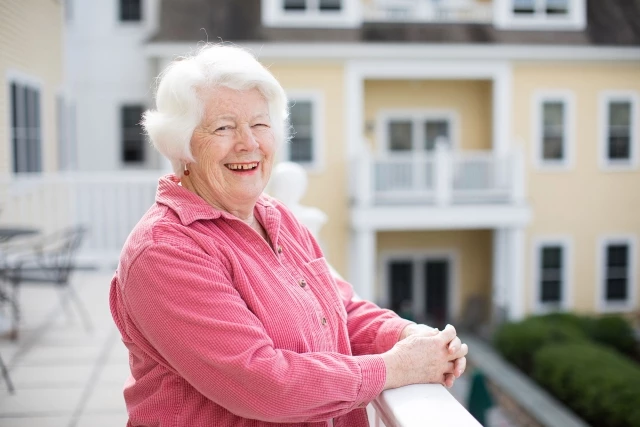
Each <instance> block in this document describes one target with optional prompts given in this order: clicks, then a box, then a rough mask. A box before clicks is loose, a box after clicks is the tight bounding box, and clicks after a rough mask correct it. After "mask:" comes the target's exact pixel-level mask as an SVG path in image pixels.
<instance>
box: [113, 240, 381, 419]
mask: <svg viewBox="0 0 640 427" xmlns="http://www.w3.org/2000/svg"><path fill="white" fill-rule="evenodd" d="M122 275H123V277H122V281H121V284H120V288H121V299H122V303H123V304H124V307H125V310H126V312H127V316H128V318H129V321H130V323H129V326H128V331H127V333H128V335H129V336H130V337H131V339H134V340H135V341H136V343H137V344H139V345H140V346H141V347H142V348H143V349H144V350H145V351H147V352H149V354H151V355H153V356H154V358H155V359H156V360H158V361H159V363H161V364H163V365H165V366H166V367H167V368H168V369H169V370H170V371H172V372H174V373H175V374H177V375H179V376H181V377H182V378H184V379H185V380H186V381H188V382H189V383H190V384H191V385H192V386H193V387H195V388H196V389H197V390H198V391H199V392H200V393H202V394H203V395H204V396H206V397H207V398H208V399H210V400H211V401H213V402H215V403H216V404H218V405H220V406H222V407H224V408H226V409H227V410H229V411H230V412H232V413H234V414H236V415H238V416H240V417H244V418H250V419H257V420H261V421H268V422H281V423H290V422H305V421H322V420H326V419H329V418H332V417H336V416H339V415H343V414H345V413H347V412H349V411H351V410H352V409H354V408H356V407H361V406H364V405H366V404H367V403H368V402H370V401H371V400H373V399H374V398H375V397H376V396H377V395H378V394H379V393H380V392H381V391H382V389H383V387H384V383H385V380H386V369H385V365H384V362H383V361H382V358H381V357H380V356H372V355H370V356H348V355H343V354H339V353H328V352H326V353H322V352H316V353H303V354H299V353H296V352H292V351H287V350H282V349H278V348H274V344H273V342H272V340H271V339H270V337H269V336H268V335H267V333H266V330H265V328H264V327H263V325H262V323H261V322H260V320H259V319H258V318H257V317H256V316H255V315H254V314H253V313H252V312H251V311H250V310H249V309H248V307H247V305H246V304H245V302H244V301H243V299H242V297H241V296H240V294H239V293H238V292H237V291H236V289H235V288H234V286H233V284H232V280H231V277H230V276H231V273H230V272H229V269H228V268H226V267H225V265H224V262H223V261H222V260H221V259H219V258H218V259H217V258H216V257H215V256H214V257H212V256H209V255H206V254H204V253H200V252H199V251H198V250H197V249H195V248H188V247H176V246H173V245H168V244H154V245H150V246H148V247H146V248H145V249H144V250H143V251H142V252H141V253H140V254H139V255H138V257H137V258H136V259H135V260H134V261H133V263H132V264H130V266H129V268H128V270H127V272H126V273H122ZM360 324H363V323H362V322H360Z"/></svg>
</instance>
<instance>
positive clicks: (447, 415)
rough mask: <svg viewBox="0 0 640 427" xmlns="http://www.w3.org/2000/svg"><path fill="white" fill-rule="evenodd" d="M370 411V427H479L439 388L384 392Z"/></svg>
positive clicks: (460, 406)
mask: <svg viewBox="0 0 640 427" xmlns="http://www.w3.org/2000/svg"><path fill="white" fill-rule="evenodd" d="M367 410H368V412H369V422H370V424H371V427H423V426H429V427H450V426H456V427H480V423H479V422H478V421H476V419H475V418H473V416H472V415H471V414H470V413H469V412H468V411H467V410H466V409H465V408H464V406H462V405H461V404H460V403H459V402H458V401H457V400H456V399H455V398H454V397H453V396H452V395H451V394H450V393H449V392H448V391H447V389H446V388H444V387H443V386H441V385H439V384H420V385H410V386H406V387H400V388H397V389H393V390H387V391H384V392H382V394H381V395H380V396H378V398H377V399H376V400H374V401H373V402H372V403H371V405H370V407H368V408H367Z"/></svg>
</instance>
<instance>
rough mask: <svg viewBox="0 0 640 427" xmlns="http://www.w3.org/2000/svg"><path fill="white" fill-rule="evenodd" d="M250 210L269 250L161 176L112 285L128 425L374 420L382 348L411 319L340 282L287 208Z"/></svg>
mask: <svg viewBox="0 0 640 427" xmlns="http://www.w3.org/2000/svg"><path fill="white" fill-rule="evenodd" d="M255 216H256V218H257V219H258V220H259V221H260V223H261V224H262V225H263V227H264V228H265V230H266V231H267V233H268V235H269V239H270V240H271V243H272V244H271V245H269V244H268V243H267V242H266V241H265V240H264V239H263V238H262V237H261V236H260V235H259V234H258V233H256V232H255V231H254V230H253V229H252V228H251V227H250V226H248V225H247V224H245V223H244V222H242V221H241V220H239V219H238V218H236V217H234V216H233V215H231V214H228V213H226V212H222V211H219V210H215V209H214V208H212V207H211V206H210V205H208V204H207V203H206V202H204V200H202V199H201V198H200V197H198V196H197V195H195V194H193V193H191V192H190V191H188V190H186V189H184V188H182V187H181V186H180V185H178V180H177V178H176V177H175V176H173V175H168V176H165V177H163V178H161V179H160V181H159V186H158V192H157V195H156V203H155V204H154V205H153V206H152V207H151V209H149V211H148V212H147V213H146V214H145V215H144V217H143V218H142V219H141V220H140V222H139V223H138V224H137V225H136V227H135V228H134V229H133V231H132V232H131V235H130V236H129V238H128V239H127V242H126V243H125V245H124V248H123V250H122V254H121V258H120V264H119V266H118V269H117V271H116V273H115V276H114V278H113V280H112V282H111V291H110V306H111V313H112V315H113V319H114V320H115V323H116V325H117V327H118V329H119V330H120V333H121V335H122V341H123V342H124V344H125V345H126V346H127V348H128V349H129V365H130V369H131V375H130V377H129V379H128V380H127V381H126V383H125V386H124V398H125V401H126V406H127V410H128V413H129V423H128V426H158V427H183V426H189V427H205V426H212V427H213V426H255V427H258V426H272V425H285V424H286V425H290V426H323V427H324V426H327V425H329V424H330V422H331V420H333V424H334V425H335V426H336V427H358V426H367V425H368V422H367V416H366V411H365V409H364V407H365V406H366V405H367V403H369V402H370V401H371V400H373V399H374V398H375V397H376V396H377V395H378V394H379V393H380V392H381V391H382V389H383V386H384V383H385V380H386V371H385V366H384V363H383V361H382V358H381V357H380V356H379V355H378V354H379V353H382V352H384V351H387V350H388V349H390V348H391V347H392V346H393V345H394V344H395V343H396V342H397V340H398V338H399V335H400V333H401V331H402V329H403V328H404V327H405V326H406V325H407V324H408V323H409V322H407V321H405V320H403V319H401V318H399V317H398V316H396V315H395V314H394V313H392V312H390V311H388V310H384V309H381V308H379V307H377V306H376V305H374V304H372V303H370V302H366V301H362V300H359V299H358V298H357V297H356V296H355V295H354V293H353V289H352V287H351V285H349V284H348V283H346V282H345V281H343V280H340V279H337V278H335V277H333V275H332V274H331V273H330V271H329V268H328V266H327V263H326V261H325V259H324V258H323V255H322V252H321V250H320V248H319V246H318V244H317V243H316V241H315V240H314V238H313V237H312V236H311V235H310V234H309V232H308V231H307V229H306V228H305V227H303V226H302V225H301V224H300V223H299V222H298V221H297V220H296V219H295V218H294V216H293V215H292V214H291V212H290V211H289V210H287V208H286V207H284V205H282V204H281V203H279V202H278V201H276V200H275V199H272V198H269V197H266V196H263V197H261V198H260V200H259V201H258V202H257V204H256V207H255ZM274 423H275V424H274Z"/></svg>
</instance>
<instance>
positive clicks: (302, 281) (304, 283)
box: [300, 279, 307, 288]
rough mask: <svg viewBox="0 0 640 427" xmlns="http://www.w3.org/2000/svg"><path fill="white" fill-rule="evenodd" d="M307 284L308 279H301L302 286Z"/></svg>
mask: <svg viewBox="0 0 640 427" xmlns="http://www.w3.org/2000/svg"><path fill="white" fill-rule="evenodd" d="M305 286H307V281H306V280H304V279H300V287H301V288H304V287H305Z"/></svg>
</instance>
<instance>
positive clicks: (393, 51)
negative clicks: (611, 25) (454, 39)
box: [143, 41, 640, 69]
mask: <svg viewBox="0 0 640 427" xmlns="http://www.w3.org/2000/svg"><path fill="white" fill-rule="evenodd" d="M237 45H238V46H241V47H244V48H246V49H248V50H250V51H252V52H253V53H254V54H255V55H256V56H257V57H258V58H260V59H261V60H262V59H280V60H283V59H290V60H294V61H304V60H308V59H314V60H322V59H344V60H356V59H380V60H384V61H386V62H387V64H389V63H391V64H390V65H393V66H394V67H395V68H397V69H401V68H402V65H403V64H398V63H393V62H392V60H414V59H416V60H422V61H425V63H426V64H427V65H428V64H430V63H431V62H432V61H433V60H438V61H443V60H464V61H469V62H471V61H473V62H475V61H478V60H522V61H554V62H555V61H558V62H572V61H634V62H635V61H638V60H640V48H638V47H607V46H567V45H564V46H562V45H561V46H557V45H552V46H549V45H527V46H525V47H526V48H525V47H523V46H522V45H477V44H456V45H450V46H449V45H448V46H447V48H446V49H443V48H442V44H439V43H329V42H325V43H323V42H318V43H313V45H311V44H309V43H284V42H274V43H255V42H254V43H252V42H247V43H237ZM197 46H198V43H197V42H195V41H194V42H191V43H184V42H151V43H148V44H145V45H144V46H143V51H144V53H145V54H146V55H147V56H150V57H161V58H169V59H173V58H174V57H176V56H181V55H184V54H185V53H186V52H193V51H194V50H195V49H196V48H197ZM310 47H312V48H310ZM473 62H471V63H472V64H473Z"/></svg>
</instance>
